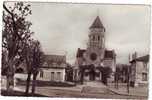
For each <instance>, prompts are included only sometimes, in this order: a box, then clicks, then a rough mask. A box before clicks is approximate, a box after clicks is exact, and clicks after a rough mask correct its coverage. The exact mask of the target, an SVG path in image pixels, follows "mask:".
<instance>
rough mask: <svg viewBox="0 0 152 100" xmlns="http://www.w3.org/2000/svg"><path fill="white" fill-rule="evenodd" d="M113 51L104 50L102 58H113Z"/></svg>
mask: <svg viewBox="0 0 152 100" xmlns="http://www.w3.org/2000/svg"><path fill="white" fill-rule="evenodd" d="M114 57H115V53H114V51H113V50H105V54H104V58H114Z"/></svg>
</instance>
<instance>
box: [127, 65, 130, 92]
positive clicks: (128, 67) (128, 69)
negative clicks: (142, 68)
mask: <svg viewBox="0 0 152 100" xmlns="http://www.w3.org/2000/svg"><path fill="white" fill-rule="evenodd" d="M129 74H130V66H129V65H128V66H127V93H128V94H129V85H130V84H129V78H130V77H129V76H130V75H129Z"/></svg>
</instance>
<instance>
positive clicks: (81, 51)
mask: <svg viewBox="0 0 152 100" xmlns="http://www.w3.org/2000/svg"><path fill="white" fill-rule="evenodd" d="M85 51H86V50H85V49H80V48H78V50H77V55H76V57H83V53H84V52H85Z"/></svg>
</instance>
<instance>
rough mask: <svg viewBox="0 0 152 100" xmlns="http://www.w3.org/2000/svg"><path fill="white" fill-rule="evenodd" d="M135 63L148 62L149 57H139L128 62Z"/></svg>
mask: <svg viewBox="0 0 152 100" xmlns="http://www.w3.org/2000/svg"><path fill="white" fill-rule="evenodd" d="M135 61H142V62H149V55H145V56H141V57H138V58H136V59H132V60H131V61H130V62H131V63H132V62H135Z"/></svg>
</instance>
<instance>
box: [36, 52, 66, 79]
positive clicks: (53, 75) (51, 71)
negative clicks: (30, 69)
mask: <svg viewBox="0 0 152 100" xmlns="http://www.w3.org/2000/svg"><path fill="white" fill-rule="evenodd" d="M65 68H66V57H65V56H64V55H45V61H44V64H43V66H42V68H41V72H40V73H39V75H38V79H39V80H45V81H59V82H64V81H65Z"/></svg>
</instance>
